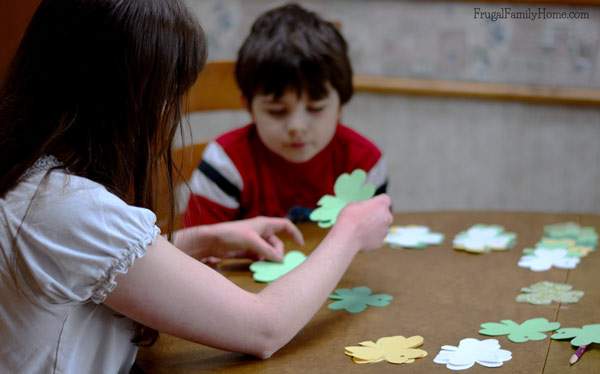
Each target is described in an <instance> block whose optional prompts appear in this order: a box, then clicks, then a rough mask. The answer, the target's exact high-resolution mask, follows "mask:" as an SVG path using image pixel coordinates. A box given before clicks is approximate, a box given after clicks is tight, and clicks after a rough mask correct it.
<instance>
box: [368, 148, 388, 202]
mask: <svg viewBox="0 0 600 374" xmlns="http://www.w3.org/2000/svg"><path fill="white" fill-rule="evenodd" d="M367 182H369V183H371V184H372V185H374V186H375V194H376V195H379V194H382V193H386V192H387V187H388V169H387V162H386V160H385V157H384V156H383V155H381V157H380V158H379V160H377V162H376V163H375V165H373V167H372V168H371V169H370V170H369V172H368V173H367Z"/></svg>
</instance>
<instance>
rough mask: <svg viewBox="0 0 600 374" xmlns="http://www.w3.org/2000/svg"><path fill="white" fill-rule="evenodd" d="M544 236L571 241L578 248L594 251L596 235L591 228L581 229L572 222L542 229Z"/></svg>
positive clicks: (596, 241)
mask: <svg viewBox="0 0 600 374" xmlns="http://www.w3.org/2000/svg"><path fill="white" fill-rule="evenodd" d="M544 235H545V236H546V237H548V238H552V239H573V240H575V242H576V243H577V245H578V246H582V247H591V248H592V249H595V248H596V246H597V245H598V233H597V232H596V229H595V228H593V227H581V226H579V225H578V224H577V223H574V222H565V223H557V224H554V225H547V226H545V227H544Z"/></svg>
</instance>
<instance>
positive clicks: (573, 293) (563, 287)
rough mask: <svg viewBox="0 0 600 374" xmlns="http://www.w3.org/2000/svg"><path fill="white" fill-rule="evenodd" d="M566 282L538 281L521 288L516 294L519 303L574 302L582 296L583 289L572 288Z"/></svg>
mask: <svg viewBox="0 0 600 374" xmlns="http://www.w3.org/2000/svg"><path fill="white" fill-rule="evenodd" d="M572 288H573V286H571V285H569V284H566V283H553V282H545V281H544V282H538V283H534V284H532V285H531V286H529V287H524V288H521V291H523V292H524V293H522V294H520V295H519V296H517V299H516V300H517V301H518V302H520V303H530V304H536V305H540V304H550V303H551V302H552V301H556V302H559V303H576V302H578V301H579V299H581V297H582V296H583V291H577V290H573V289H572Z"/></svg>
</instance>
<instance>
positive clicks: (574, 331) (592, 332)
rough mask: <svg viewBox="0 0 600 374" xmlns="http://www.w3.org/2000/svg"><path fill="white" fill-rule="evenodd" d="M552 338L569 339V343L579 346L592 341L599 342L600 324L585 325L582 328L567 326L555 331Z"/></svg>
mask: <svg viewBox="0 0 600 374" xmlns="http://www.w3.org/2000/svg"><path fill="white" fill-rule="evenodd" d="M551 338H552V339H571V338H575V339H573V340H571V345H574V346H575V347H579V346H582V345H588V344H592V343H596V344H600V324H595V325H585V326H583V327H582V328H578V327H567V328H562V329H559V330H558V331H556V334H554V335H552V336H551Z"/></svg>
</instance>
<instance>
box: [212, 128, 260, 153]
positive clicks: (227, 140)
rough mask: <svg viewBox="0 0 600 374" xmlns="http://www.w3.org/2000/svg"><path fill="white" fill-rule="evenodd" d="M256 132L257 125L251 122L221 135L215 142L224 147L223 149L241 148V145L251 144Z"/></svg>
mask: <svg viewBox="0 0 600 374" xmlns="http://www.w3.org/2000/svg"><path fill="white" fill-rule="evenodd" d="M255 134H256V128H255V125H254V124H249V125H245V126H242V127H239V128H236V129H233V130H230V131H227V132H226V133H223V134H221V135H219V136H218V137H217V138H216V139H215V142H216V143H218V144H219V145H220V146H221V147H223V149H239V148H240V147H244V146H245V145H249V144H250V141H251V139H252V137H254V136H255Z"/></svg>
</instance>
